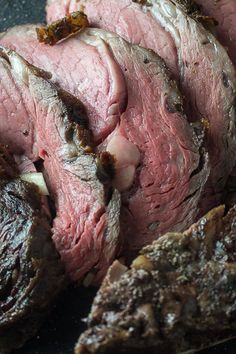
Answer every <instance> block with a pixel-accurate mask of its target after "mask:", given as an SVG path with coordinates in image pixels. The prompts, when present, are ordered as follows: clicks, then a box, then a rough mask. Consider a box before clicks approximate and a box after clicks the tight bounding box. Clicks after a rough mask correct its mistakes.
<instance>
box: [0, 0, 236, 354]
mask: <svg viewBox="0 0 236 354" xmlns="http://www.w3.org/2000/svg"><path fill="white" fill-rule="evenodd" d="M44 8H45V1H43V0H0V31H4V30H5V29H7V28H8V27H11V26H13V25H16V24H22V23H29V22H36V23H39V22H43V21H44V20H45V13H44ZM94 295H95V290H93V289H81V288H74V287H70V288H69V289H67V291H66V292H64V293H63V294H62V295H61V297H60V299H58V302H57V304H56V306H55V307H54V309H53V310H52V313H51V315H50V316H49V318H48V320H47V321H46V322H45V324H44V326H43V327H42V329H41V331H40V332H39V333H38V336H37V337H36V338H34V339H32V340H31V341H29V342H28V343H27V344H26V345H25V346H24V348H22V349H21V350H16V351H14V354H72V353H73V347H74V344H75V342H76V340H77V339H78V336H79V334H80V333H81V332H82V331H83V330H84V328H85V325H84V323H83V321H82V319H83V318H85V317H86V315H87V314H88V312H89V308H90V306H91V302H92V299H93V296H94ZM235 335H236V334H235ZM144 354H145V353H144ZM160 354H168V353H160ZM200 354H236V340H232V341H230V342H227V343H226V344H221V345H218V346H216V347H214V348H211V349H209V350H205V351H202V352H201V353H200Z"/></svg>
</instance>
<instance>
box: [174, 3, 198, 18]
mask: <svg viewBox="0 0 236 354" xmlns="http://www.w3.org/2000/svg"><path fill="white" fill-rule="evenodd" d="M175 2H176V3H177V4H179V5H180V6H182V7H183V9H184V11H185V12H186V13H187V14H188V15H191V16H193V17H197V16H201V6H200V5H198V4H196V3H195V2H194V1H193V0H175ZM201 17H202V16H201Z"/></svg>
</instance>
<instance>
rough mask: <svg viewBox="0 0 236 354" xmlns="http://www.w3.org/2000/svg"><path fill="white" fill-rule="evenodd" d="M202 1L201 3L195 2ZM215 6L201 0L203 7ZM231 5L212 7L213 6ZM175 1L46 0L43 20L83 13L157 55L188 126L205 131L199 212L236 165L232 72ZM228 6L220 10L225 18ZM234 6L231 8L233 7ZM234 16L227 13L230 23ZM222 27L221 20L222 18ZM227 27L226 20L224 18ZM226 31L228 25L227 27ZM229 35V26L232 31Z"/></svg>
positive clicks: (213, 198)
mask: <svg viewBox="0 0 236 354" xmlns="http://www.w3.org/2000/svg"><path fill="white" fill-rule="evenodd" d="M200 2H201V1H200ZM213 2H214V3H215V1H213V0H212V1H205V2H204V4H205V6H208V5H207V4H208V3H213ZM226 2H227V4H229V3H232V2H233V0H232V1H231V2H230V1H220V2H218V1H217V2H216V4H217V5H216V6H218V7H219V6H221V5H218V4H222V3H226ZM180 3H182V4H183V3H184V2H182V1H177V0H150V1H147V2H146V1H139V0H137V1H132V0H119V1H117V0H80V1H76V0H67V1H65V0H50V1H49V2H48V6H47V19H48V21H52V20H55V19H56V18H59V17H62V16H64V15H65V14H68V13H70V12H72V11H75V10H78V9H82V10H83V11H84V12H85V13H86V14H87V15H88V19H89V22H90V24H91V25H92V26H96V27H100V28H104V29H106V30H110V31H114V32H116V33H118V34H119V35H121V36H122V37H124V38H125V39H126V40H128V41H130V42H132V43H137V44H140V45H142V46H144V47H146V48H150V49H152V50H154V51H155V52H156V53H158V54H159V55H160V56H161V57H162V58H163V59H164V60H165V62H166V63H167V65H168V67H169V68H170V69H171V72H172V74H173V76H174V77H175V78H176V79H177V80H178V81H179V84H180V86H181V88H182V92H183V94H184V95H185V99H186V101H185V103H186V107H187V110H188V118H189V120H190V121H194V122H196V121H198V122H199V121H202V122H203V123H204V124H205V126H206V128H207V144H206V145H207V149H208V151H209V158H210V165H211V173H210V176H209V181H208V184H207V186H206V188H205V190H204V193H203V198H202V200H201V212H202V213H205V212H206V211H207V210H209V209H210V208H211V207H213V206H215V205H217V204H218V203H219V202H220V200H221V196H222V192H223V190H224V187H225V184H226V181H227V178H228V176H229V174H230V173H231V171H232V169H233V167H234V166H235V163H236V155H235V153H234V151H235V147H236V140H235V88H236V76H235V69H234V67H233V65H232V63H231V61H230V59H229V57H228V55H227V53H226V50H225V49H224V48H223V47H222V46H221V45H220V44H219V43H218V41H217V40H216V39H215V37H214V36H213V35H212V34H211V33H209V32H208V31H207V30H206V29H205V28H204V27H203V26H202V25H201V24H200V23H199V22H197V21H196V20H195V19H194V17H191V16H190V15H189V14H190V13H191V2H190V1H189V4H188V1H187V2H185V4H187V5H190V6H188V8H187V9H186V8H184V7H183V6H181V5H180ZM232 6H233V5H231V6H230V5H227V6H226V5H225V6H224V10H225V11H226V12H227V14H229V13H230V10H231V9H232ZM234 6H235V5H234ZM233 16H235V14H234V15H233V14H231V15H230V18H232V19H233ZM221 21H222V22H223V23H225V17H224V16H222V17H221ZM226 21H228V23H229V17H226ZM226 26H227V24H226ZM231 28H232V31H234V25H233V26H232V27H231Z"/></svg>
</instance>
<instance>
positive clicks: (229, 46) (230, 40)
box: [195, 0, 236, 65]
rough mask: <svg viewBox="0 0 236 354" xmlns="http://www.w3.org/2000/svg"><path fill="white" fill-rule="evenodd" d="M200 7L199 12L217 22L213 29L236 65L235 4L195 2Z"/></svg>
mask: <svg viewBox="0 0 236 354" xmlns="http://www.w3.org/2000/svg"><path fill="white" fill-rule="evenodd" d="M195 2H196V3H197V4H199V5H201V12H202V13H203V14H204V15H206V16H209V17H211V18H213V19H215V20H216V21H217V24H216V25H215V27H214V31H215V34H216V36H217V39H219V41H220V43H221V44H222V45H223V46H224V47H225V48H226V50H227V52H228V54H229V56H230V58H231V60H232V62H233V63H234V65H236V29H235V23H236V2H235V0H218V1H215V0H206V1H205V0H195Z"/></svg>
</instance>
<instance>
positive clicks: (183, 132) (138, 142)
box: [1, 26, 208, 249]
mask: <svg viewBox="0 0 236 354" xmlns="http://www.w3.org/2000/svg"><path fill="white" fill-rule="evenodd" d="M23 38H24V39H23ZM1 42H2V43H4V44H5V45H9V46H11V47H14V48H16V49H17V50H19V51H20V53H23V54H24V56H26V58H27V59H28V60H30V61H31V62H32V63H34V64H36V65H37V66H39V67H41V68H44V69H47V70H49V71H51V72H52V73H55V74H54V80H55V81H59V82H60V84H61V85H62V87H63V88H65V89H67V90H69V91H70V92H72V93H73V94H75V95H79V97H81V99H82V101H83V102H84V103H86V105H87V104H88V107H89V118H90V123H91V125H90V126H91V127H92V131H93V136H94V137H95V141H96V144H97V148H98V150H101V149H106V150H108V151H110V152H111V153H112V154H113V155H114V156H115V159H116V178H115V181H114V183H115V186H117V188H118V189H119V190H120V191H121V192H122V212H121V228H122V237H123V239H124V240H125V242H126V245H125V248H126V249H139V248H140V247H141V246H143V245H144V244H147V242H148V241H151V240H153V239H154V238H155V237H156V236H157V235H159V234H161V233H163V232H165V231H167V230H169V229H170V228H172V229H175V230H183V229H184V228H185V227H186V226H187V225H190V224H191V223H192V221H193V220H194V219H195V218H196V215H197V213H198V202H199V198H200V195H201V191H202V188H203V186H204V184H205V181H206V178H207V175H208V168H207V165H206V159H205V153H204V151H201V152H200V153H199V141H198V138H197V136H196V134H195V133H194V131H193V129H192V128H191V127H190V125H189V123H188V122H187V120H186V117H185V115H184V113H183V111H182V105H183V103H182V98H181V95H180V93H179V91H178V89H177V86H176V84H175V82H174V81H173V80H171V79H170V75H169V72H168V70H167V69H166V66H165V65H164V62H163V61H162V60H161V59H160V58H159V57H158V56H157V55H155V54H154V53H153V52H151V51H149V50H145V49H143V48H141V47H139V46H136V45H131V44H128V43H127V42H126V41H124V40H123V39H122V38H120V37H119V36H117V35H116V34H112V33H109V32H105V31H102V30H97V29H87V30H86V31H84V33H83V34H81V35H79V36H78V37H76V38H71V39H70V40H68V41H66V42H63V43H60V44H59V45H56V46H54V47H49V46H45V45H42V44H39V43H38V42H37V40H36V37H35V31H34V28H33V27H29V26H28V27H27V26H26V27H18V28H15V29H12V30H10V31H9V32H8V33H6V34H5V36H3V38H2V39H1ZM75 68H76V69H75ZM57 220H58V222H60V218H58V219H57ZM68 247H69V246H68Z"/></svg>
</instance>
